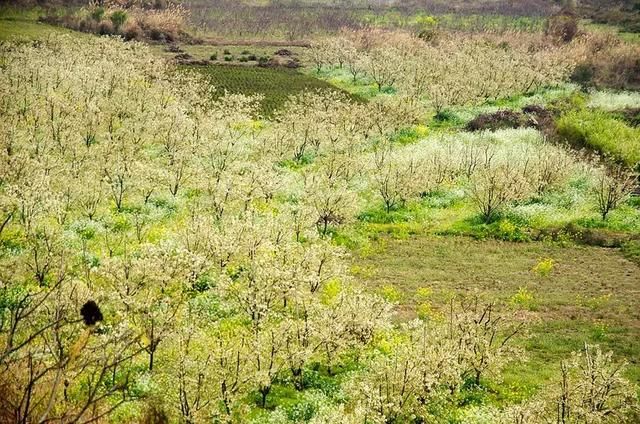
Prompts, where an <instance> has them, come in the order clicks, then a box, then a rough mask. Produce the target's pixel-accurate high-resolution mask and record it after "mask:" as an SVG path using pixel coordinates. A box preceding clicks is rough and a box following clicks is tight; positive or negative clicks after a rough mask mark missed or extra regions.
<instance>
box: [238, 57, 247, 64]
mask: <svg viewBox="0 0 640 424" xmlns="http://www.w3.org/2000/svg"><path fill="white" fill-rule="evenodd" d="M238 61H239V62H242V63H245V62H248V61H249V60H248V59H247V58H246V57H244V56H241V57H240V59H238Z"/></svg>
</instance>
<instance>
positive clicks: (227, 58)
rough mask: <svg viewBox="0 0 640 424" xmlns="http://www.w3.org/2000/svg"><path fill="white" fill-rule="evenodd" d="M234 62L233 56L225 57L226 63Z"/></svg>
mask: <svg viewBox="0 0 640 424" xmlns="http://www.w3.org/2000/svg"><path fill="white" fill-rule="evenodd" d="M232 60H233V56H225V57H224V61H225V62H231V61H232Z"/></svg>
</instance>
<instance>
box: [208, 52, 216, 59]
mask: <svg viewBox="0 0 640 424" xmlns="http://www.w3.org/2000/svg"><path fill="white" fill-rule="evenodd" d="M209 59H211V60H218V53H214V54H212V55H211V56H209Z"/></svg>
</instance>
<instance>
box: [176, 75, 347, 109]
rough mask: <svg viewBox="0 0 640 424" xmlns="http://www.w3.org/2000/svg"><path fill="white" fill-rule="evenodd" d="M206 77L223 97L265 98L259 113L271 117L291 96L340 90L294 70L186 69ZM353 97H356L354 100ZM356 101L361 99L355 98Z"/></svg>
mask: <svg viewBox="0 0 640 424" xmlns="http://www.w3.org/2000/svg"><path fill="white" fill-rule="evenodd" d="M182 69H190V70H191V69H193V70H196V71H198V72H201V73H203V74H204V75H206V76H207V77H208V78H209V80H210V81H211V84H212V85H213V86H215V87H216V88H217V90H218V92H219V93H220V94H221V95H222V94H224V92H225V91H228V92H229V93H237V94H246V95H255V94H259V95H262V96H263V97H264V98H263V100H262V102H261V108H260V113H261V114H262V115H263V116H264V117H272V116H273V114H274V112H275V111H276V110H278V109H279V108H281V107H282V106H283V105H284V103H285V102H286V101H287V98H288V97H289V96H291V95H295V94H298V93H300V92H302V91H305V90H317V89H322V90H339V89H338V88H337V87H335V86H333V85H331V84H329V83H328V82H326V81H322V80H319V79H317V78H314V77H312V76H310V75H305V74H303V73H301V72H298V71H297V70H295V69H287V68H261V67H257V66H223V65H212V66H184V67H183V68H182ZM352 97H353V96H352ZM353 98H354V99H355V100H359V98H356V97H353Z"/></svg>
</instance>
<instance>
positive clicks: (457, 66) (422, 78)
mask: <svg viewBox="0 0 640 424" xmlns="http://www.w3.org/2000/svg"><path fill="white" fill-rule="evenodd" d="M580 45H581V42H580V41H576V42H575V43H573V44H560V43H555V42H554V40H553V39H551V38H548V39H547V38H544V37H543V36H542V35H540V34H535V33H512V32H507V33H501V34H492V33H479V34H457V33H447V34H443V35H442V36H440V37H438V38H437V39H436V40H431V41H424V40H423V39H421V38H418V37H415V36H413V35H411V34H409V33H404V32H400V31H383V30H374V29H367V30H359V31H344V32H343V33H341V34H340V35H338V36H335V37H330V38H325V39H321V40H319V41H317V42H316V43H314V44H313V45H312V48H311V51H310V53H309V60H310V61H311V62H312V63H314V64H315V67H316V69H317V70H318V71H320V70H321V69H322V68H323V67H330V68H332V67H339V68H343V69H346V70H347V71H348V72H349V73H350V74H351V76H352V77H353V82H357V81H358V80H359V79H362V78H366V79H368V80H370V81H372V82H373V83H375V84H376V86H377V87H378V90H383V89H396V90H397V91H399V92H400V93H403V94H405V95H406V96H407V97H408V98H409V99H412V100H414V101H415V100H425V101H428V102H429V104H430V105H431V106H432V107H433V108H434V109H435V110H436V111H440V110H442V109H443V108H445V107H447V106H453V105H473V104H482V103H485V102H486V101H488V100H495V99H499V98H506V97H509V96H512V95H515V94H522V93H529V92H534V91H536V90H537V89H539V88H541V87H543V86H552V85H555V84H558V83H560V82H562V81H564V80H566V78H567V77H568V76H569V75H570V74H571V72H572V70H573V68H574V67H575V65H576V63H577V62H578V61H579V60H580V58H581V56H582V54H583V49H582V48H581V47H580Z"/></svg>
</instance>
